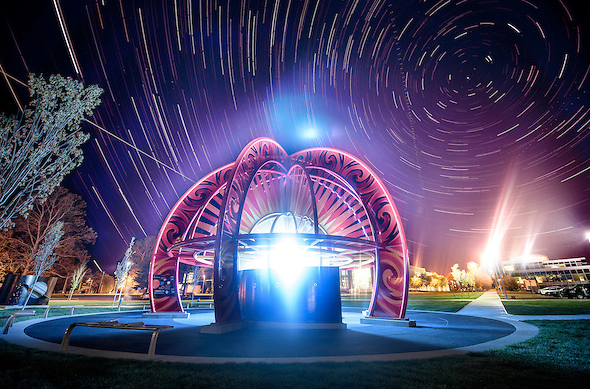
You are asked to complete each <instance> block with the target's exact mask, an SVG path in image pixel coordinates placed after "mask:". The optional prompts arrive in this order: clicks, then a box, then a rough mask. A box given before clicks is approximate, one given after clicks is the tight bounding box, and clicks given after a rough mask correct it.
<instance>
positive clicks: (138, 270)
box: [129, 236, 156, 288]
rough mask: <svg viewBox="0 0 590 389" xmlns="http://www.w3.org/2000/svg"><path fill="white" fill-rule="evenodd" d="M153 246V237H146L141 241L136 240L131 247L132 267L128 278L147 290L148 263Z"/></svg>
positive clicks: (154, 240) (154, 243) (154, 242)
mask: <svg viewBox="0 0 590 389" xmlns="http://www.w3.org/2000/svg"><path fill="white" fill-rule="evenodd" d="M155 245H156V237H155V236H146V237H145V238H143V239H137V240H136V241H135V244H134V245H133V255H132V257H131V260H132V261H133V266H131V269H130V270H129V278H130V279H132V280H133V282H134V283H135V284H136V285H138V286H139V287H141V288H147V286H148V277H149V272H150V269H149V267H150V261H151V259H152V254H153V252H154V247H155Z"/></svg>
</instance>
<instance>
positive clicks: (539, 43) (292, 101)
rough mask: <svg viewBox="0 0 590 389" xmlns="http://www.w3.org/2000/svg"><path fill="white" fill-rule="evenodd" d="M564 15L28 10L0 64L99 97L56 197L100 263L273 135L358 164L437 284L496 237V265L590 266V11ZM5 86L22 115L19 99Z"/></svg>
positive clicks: (479, 4) (154, 5)
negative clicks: (64, 187) (72, 198)
mask: <svg viewBox="0 0 590 389" xmlns="http://www.w3.org/2000/svg"><path fill="white" fill-rule="evenodd" d="M576 3H577V2H574V1H565V0H555V1H549V0H544V1H540V0H520V1H512V2H506V1H499V0H497V1H496V0H487V1H478V0H473V1H469V0H461V1H456V0H440V1H424V0H421V1H404V2H399V1H384V0H377V1H360V0H352V1H325V0H302V1H295V0H266V1H245V0H244V1H229V2H227V1H191V0H176V1H164V2H151V1H123V0H122V1H91V0H87V1H64V0H61V1H57V0H55V1H47V2H42V3H40V2H26V1H24V2H18V4H11V5H2V7H3V8H2V13H3V15H4V17H3V19H2V21H0V28H1V31H0V34H1V35H0V39H1V40H2V47H3V49H2V51H1V52H0V64H1V65H2V67H3V69H4V71H6V72H7V73H8V74H9V75H10V76H13V77H15V78H16V79H19V80H26V77H27V73H29V72H35V73H44V74H51V73H61V74H64V75H70V76H73V77H76V78H79V79H82V80H84V82H85V83H87V84H99V85H100V86H102V87H103V88H104V90H105V92H104V95H103V103H102V105H101V106H100V107H99V108H98V109H97V111H96V113H95V115H94V116H93V117H92V121H93V122H95V123H96V124H97V125H98V126H100V127H101V128H102V129H99V128H98V127H96V126H92V125H89V124H88V125H85V126H84V127H85V130H86V131H88V132H90V133H91V134H92V135H93V139H92V140H91V141H90V142H89V144H88V146H87V147H86V150H85V152H86V161H85V163H84V164H83V165H82V167H81V168H79V169H78V170H77V171H76V173H75V174H74V175H72V177H71V178H70V179H69V180H68V183H67V184H68V186H70V187H72V188H73V189H74V190H76V191H78V192H80V193H81V194H83V195H84V197H85V198H86V200H87V201H88V203H89V219H90V223H91V225H92V226H93V227H94V228H95V229H96V230H97V231H98V233H99V243H98V244H97V247H96V248H95V250H94V255H95V256H96V257H97V258H98V259H100V260H101V261H102V262H103V263H104V264H105V267H107V269H110V268H113V267H114V263H115V262H116V261H117V260H118V259H120V258H121V257H122V255H123V253H124V251H125V245H126V242H128V241H129V239H130V237H131V236H136V237H138V238H141V237H143V236H146V235H155V234H156V233H157V231H158V229H159V227H160V225H161V223H162V221H163V219H164V218H165V216H166V215H167V213H168V211H169V209H170V207H171V206H172V205H173V204H174V203H175V202H176V200H177V199H178V198H179V197H180V196H181V195H182V193H184V191H185V190H186V189H187V188H188V187H190V186H191V184H192V183H193V182H196V181H197V180H199V179H200V178H201V177H203V176H205V175H206V174H208V173H209V172H210V171H213V170H215V169H216V168H218V167H221V166H223V165H225V164H227V163H229V162H231V161H233V160H234V159H235V157H236V156H237V154H238V153H239V151H240V150H241V149H242V147H243V146H244V145H246V144H247V143H248V142H249V141H250V140H252V139H253V138H256V137H261V136H267V137H271V138H274V139H276V140H277V141H278V142H279V143H281V144H282V145H283V146H284V147H285V149H286V151H287V152H289V153H293V152H295V151H298V150H301V149H304V148H307V147H315V146H322V147H335V148H338V149H342V150H345V151H349V152H350V153H352V154H353V155H356V156H357V157H359V158H360V159H361V160H363V161H365V162H367V163H368V164H369V166H371V168H372V169H374V171H375V172H376V173H377V174H379V175H380V176H381V178H382V179H383V181H384V182H385V183H386V185H388V189H389V191H390V192H391V193H392V195H393V197H394V199H395V201H396V205H397V207H398V209H399V211H400V214H401V216H402V219H403V223H404V228H405V230H406V235H407V238H408V243H409V249H410V255H411V262H412V263H413V264H417V265H421V266H425V267H426V268H427V269H431V270H435V271H438V272H441V273H447V272H448V271H449V268H450V266H451V265H452V264H453V263H456V262H458V263H460V264H461V266H464V264H465V263H466V262H467V261H471V260H475V261H479V260H480V256H481V254H482V253H483V252H484V250H485V249H486V247H489V246H490V242H492V244H493V245H495V246H497V248H498V250H499V251H500V252H501V255H502V256H503V257H513V256H517V255H520V254H523V252H525V251H526V250H530V251H531V252H533V253H537V254H545V255H548V256H550V257H553V258H556V257H564V256H569V255H576V256H578V255H587V254H588V248H587V247H588V245H587V242H584V233H585V229H588V228H590V217H589V214H590V206H589V205H590V204H589V202H588V200H587V199H588V188H589V187H590V185H589V177H590V153H589V149H590V140H589V139H588V137H589V135H588V134H589V133H590V131H589V125H590V101H589V98H588V94H587V90H588V88H589V86H590V80H588V78H590V76H589V74H588V73H589V70H590V61H589V52H588V47H590V18H589V17H588V14H587V13H585V12H584V9H583V8H581V6H580V5H577V4H576ZM8 81H9V82H10V85H11V86H12V88H13V89H14V93H12V92H11V89H10V88H9V87H8V84H7V83H6V82H4V84H3V86H2V90H1V93H2V97H3V101H4V102H3V107H6V110H12V111H13V112H16V110H17V105H16V102H15V101H16V99H19V101H26V94H27V92H26V90H25V89H24V88H23V87H22V86H20V85H19V84H18V83H17V82H16V81H14V80H13V79H12V78H9V79H8ZM107 131H108V132H107ZM125 142H126V143H125ZM130 145H131V146H130ZM138 150H141V151H138ZM156 161H159V162H156Z"/></svg>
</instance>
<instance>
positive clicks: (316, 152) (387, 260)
mask: <svg viewBox="0 0 590 389" xmlns="http://www.w3.org/2000/svg"><path fill="white" fill-rule="evenodd" d="M291 157H292V158H293V159H295V160H297V161H301V162H302V163H305V164H306V165H307V166H317V167H320V168H324V169H328V170H330V171H331V172H333V173H334V174H337V175H338V176H340V177H341V178H342V179H343V180H345V181H346V182H348V183H349V184H350V185H351V186H352V187H353V188H354V189H355V192H356V193H358V194H359V196H360V198H361V200H362V203H363V205H364V206H365V209H366V210H367V211H369V212H367V215H368V216H369V217H370V220H371V224H372V228H373V234H375V235H376V236H375V237H376V241H377V242H378V243H379V245H378V246H379V247H378V248H377V250H376V252H377V256H376V259H375V282H374V285H373V294H372V297H371V303H370V305H369V316H377V317H391V318H403V317H404V316H405V310H406V306H407V291H408V281H409V279H408V278H409V277H408V268H409V260H408V251H407V245H406V240H405V236H404V232H403V227H402V224H401V220H400V217H399V213H398V211H397V209H396V207H395V204H394V203H393V200H392V199H391V196H390V195H389V193H388V192H387V189H386V188H385V186H384V185H383V183H382V182H381V181H380V180H379V179H378V177H377V176H376V175H375V174H374V173H373V171H372V170H371V169H370V168H369V167H368V166H366V165H365V164H363V163H362V162H361V161H359V160H358V159H357V158H355V157H354V156H352V155H350V154H348V153H345V152H343V151H340V150H335V149H329V148H315V149H307V150H303V151H300V152H297V153H295V154H293V155H292V156H291ZM357 179H360V180H361V181H357ZM384 216H385V217H384ZM388 218H392V219H393V220H388ZM392 243H394V244H393V245H392ZM392 246H393V247H399V248H400V250H394V249H393V248H392ZM400 272H401V273H402V274H400Z"/></svg>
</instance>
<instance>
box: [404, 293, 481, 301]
mask: <svg viewBox="0 0 590 389" xmlns="http://www.w3.org/2000/svg"><path fill="white" fill-rule="evenodd" d="M482 294H483V292H463V293H460V292H410V296H409V297H410V298H409V299H410V300H424V299H425V300H459V299H461V300H462V299H467V300H475V299H476V298H478V297H479V296H481V295H482Z"/></svg>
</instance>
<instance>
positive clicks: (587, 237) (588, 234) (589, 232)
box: [586, 231, 590, 243]
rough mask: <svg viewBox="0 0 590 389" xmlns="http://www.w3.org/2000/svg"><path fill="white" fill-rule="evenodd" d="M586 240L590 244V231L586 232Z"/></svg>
mask: <svg viewBox="0 0 590 389" xmlns="http://www.w3.org/2000/svg"><path fill="white" fill-rule="evenodd" d="M586 240H587V241H588V242H589V243H590V231H588V232H586Z"/></svg>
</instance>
